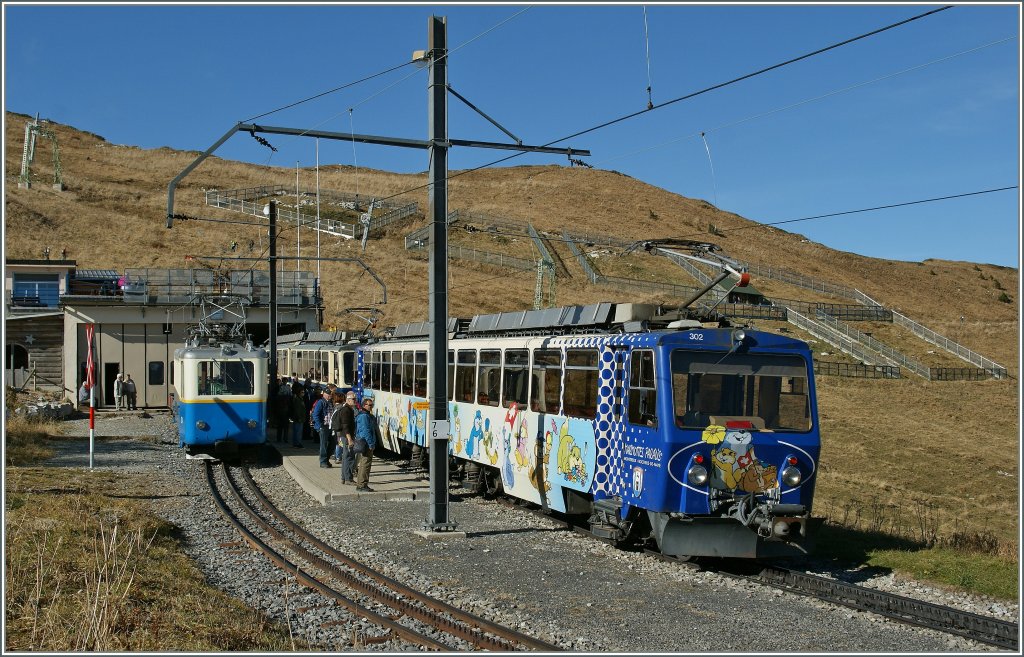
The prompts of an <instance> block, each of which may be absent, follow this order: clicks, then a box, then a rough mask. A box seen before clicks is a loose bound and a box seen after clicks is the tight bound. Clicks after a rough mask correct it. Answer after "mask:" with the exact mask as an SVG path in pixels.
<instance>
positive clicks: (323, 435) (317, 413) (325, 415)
mask: <svg viewBox="0 0 1024 657" xmlns="http://www.w3.org/2000/svg"><path fill="white" fill-rule="evenodd" d="M331 406H332V404H331V392H330V391H329V390H327V389H326V388H324V391H323V394H322V395H321V396H320V399H318V400H316V403H315V404H313V413H312V421H313V429H315V430H316V432H317V435H318V436H319V437H320V467H321V468H329V467H331V455H330V452H329V451H328V450H329V449H330V444H331V425H330V417H331Z"/></svg>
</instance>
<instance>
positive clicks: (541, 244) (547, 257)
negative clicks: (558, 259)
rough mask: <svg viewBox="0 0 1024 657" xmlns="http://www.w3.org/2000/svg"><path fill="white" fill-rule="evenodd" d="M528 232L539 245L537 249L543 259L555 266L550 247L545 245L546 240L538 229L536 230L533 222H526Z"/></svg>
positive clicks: (534, 243) (536, 244) (535, 243)
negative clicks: (538, 232)
mask: <svg viewBox="0 0 1024 657" xmlns="http://www.w3.org/2000/svg"><path fill="white" fill-rule="evenodd" d="M526 232H527V234H528V235H529V236H530V239H532V240H533V245H534V246H536V247H537V251H538V252H540V257H541V260H543V261H544V262H546V263H548V264H550V265H552V266H554V264H555V259H554V258H552V257H551V253H550V252H549V251H548V247H546V246H545V245H544V240H542V239H541V238H540V235H538V234H537V231H536V230H534V228H533V224H526Z"/></svg>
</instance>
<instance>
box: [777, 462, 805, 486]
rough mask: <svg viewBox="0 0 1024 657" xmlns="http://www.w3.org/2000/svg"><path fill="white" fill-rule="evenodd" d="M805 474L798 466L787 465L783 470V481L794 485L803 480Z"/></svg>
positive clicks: (788, 484)
mask: <svg viewBox="0 0 1024 657" xmlns="http://www.w3.org/2000/svg"><path fill="white" fill-rule="evenodd" d="M803 478H804V475H803V473H801V472H800V470H799V469H798V468H794V467H793V466H791V465H790V466H787V467H785V468H783V470H782V483H784V484H786V485H787V486H790V487H793V486H796V485H797V484H799V483H800V482H801V481H803Z"/></svg>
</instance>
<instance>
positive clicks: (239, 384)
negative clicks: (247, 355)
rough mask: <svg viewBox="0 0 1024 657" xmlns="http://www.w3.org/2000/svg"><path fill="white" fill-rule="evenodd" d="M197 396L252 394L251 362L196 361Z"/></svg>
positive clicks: (253, 390) (253, 383)
mask: <svg viewBox="0 0 1024 657" xmlns="http://www.w3.org/2000/svg"><path fill="white" fill-rule="evenodd" d="M197 364H198V366H199V367H198V372H199V382H198V383H199V386H198V390H199V396H200V397H211V396H215V395H216V396H219V395H252V394H254V393H255V391H256V385H255V382H254V381H253V363H252V362H251V361H244V360H234V361H232V360H203V361H199V362H198V363H197Z"/></svg>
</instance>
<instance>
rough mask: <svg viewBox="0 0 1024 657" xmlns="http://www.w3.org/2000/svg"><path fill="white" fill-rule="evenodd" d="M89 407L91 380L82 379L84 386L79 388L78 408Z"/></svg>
mask: <svg viewBox="0 0 1024 657" xmlns="http://www.w3.org/2000/svg"><path fill="white" fill-rule="evenodd" d="M86 408H89V382H88V381H82V387H81V388H79V389H78V409H79V410H82V409H86Z"/></svg>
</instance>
